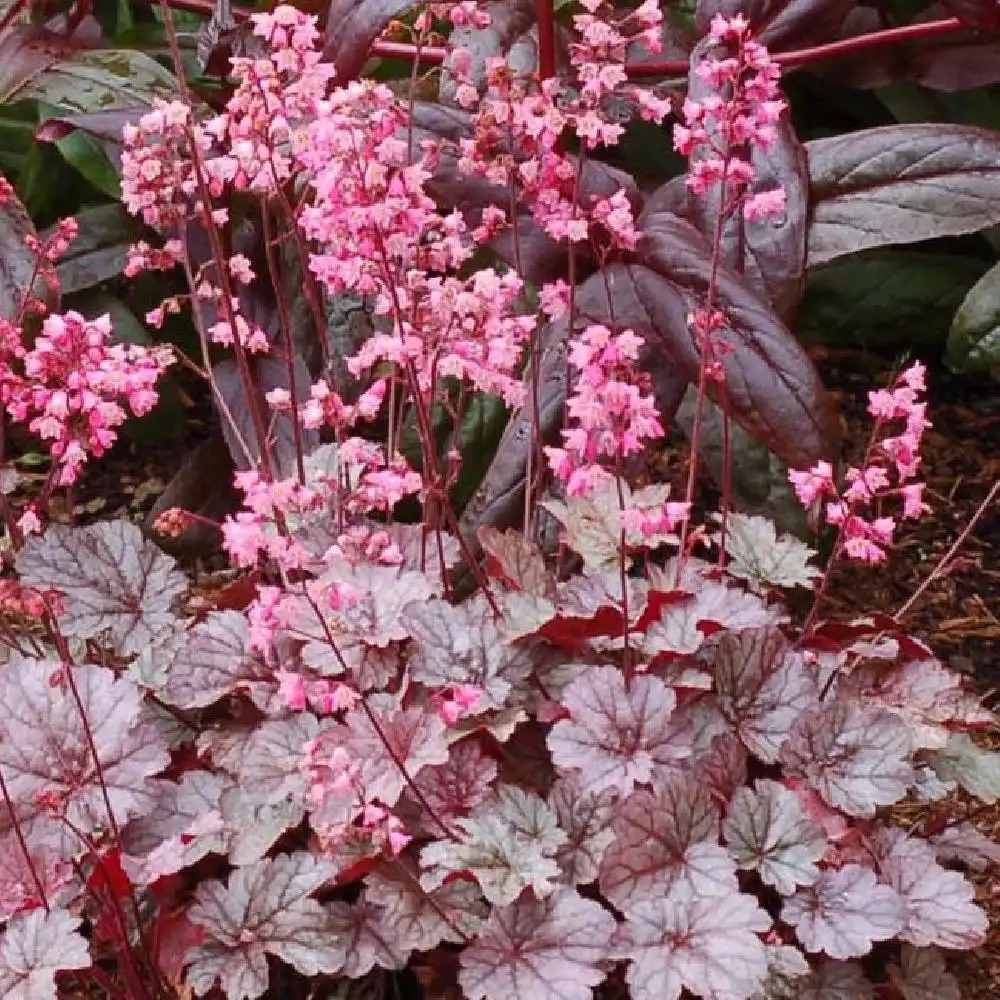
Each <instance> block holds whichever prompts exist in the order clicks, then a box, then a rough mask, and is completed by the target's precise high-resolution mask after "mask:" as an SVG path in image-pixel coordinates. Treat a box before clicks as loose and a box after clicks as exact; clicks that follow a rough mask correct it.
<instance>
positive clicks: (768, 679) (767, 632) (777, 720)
mask: <svg viewBox="0 0 1000 1000" xmlns="http://www.w3.org/2000/svg"><path fill="white" fill-rule="evenodd" d="M715 684H716V692H717V695H718V702H719V708H720V709H721V710H722V714H723V715H724V716H725V717H726V718H727V719H728V720H729V722H730V723H731V725H733V726H734V727H735V729H736V731H737V733H738V734H739V736H740V739H742V740H743V742H744V743H745V744H746V746H747V749H749V750H750V752H751V753H753V754H755V755H756V756H757V757H759V758H760V759H761V760H763V761H764V762H765V763H767V764H773V763H775V762H776V761H777V759H778V752H779V751H780V749H781V745H782V744H783V743H784V742H785V740H786V738H787V737H788V735H789V732H790V731H791V728H792V725H793V723H794V722H795V721H796V719H798V718H799V717H800V716H801V714H802V713H803V712H804V711H807V710H809V709H812V708H814V707H815V706H816V705H818V704H819V694H820V692H819V686H818V685H817V683H816V678H815V677H814V675H813V674H812V672H811V671H810V670H809V668H808V665H807V664H806V662H805V660H804V658H803V656H802V655H801V654H800V653H798V652H796V651H795V650H793V649H792V648H791V646H790V645H789V643H788V640H787V639H786V638H785V637H784V635H783V634H782V633H781V631H779V630H778V629H777V628H774V627H773V626H764V627H763V628H748V629H744V630H743V631H741V632H726V633H725V634H723V635H722V637H721V638H720V639H719V642H718V646H717V648H716V654H715Z"/></svg>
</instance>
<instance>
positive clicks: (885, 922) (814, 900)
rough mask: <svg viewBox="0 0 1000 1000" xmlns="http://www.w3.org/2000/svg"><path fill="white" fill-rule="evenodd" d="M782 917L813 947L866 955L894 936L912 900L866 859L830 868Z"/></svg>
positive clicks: (838, 953)
mask: <svg viewBox="0 0 1000 1000" xmlns="http://www.w3.org/2000/svg"><path fill="white" fill-rule="evenodd" d="M781 919H782V920H784V921H785V922H786V923H789V924H791V925H792V926H793V927H794V928H795V933H796V934H797V935H798V938H799V941H800V942H801V943H802V946H803V947H804V948H805V949H806V950H807V951H813V952H824V953H825V954H827V955H829V956H830V957H831V958H838V959H847V958H860V957H861V956H863V955H867V954H868V952H869V951H871V948H872V945H873V943H874V942H876V941H888V940H889V939H890V938H893V937H895V936H896V935H897V934H899V932H900V931H901V930H902V929H903V927H904V926H905V924H906V905H905V903H904V902H903V900H902V898H901V897H900V896H899V894H898V893H897V892H896V891H895V890H894V889H892V888H890V887H889V886H887V885H879V884H878V883H877V881H876V878H875V873H874V872H873V871H871V869H869V868H862V867H861V866H860V865H855V864H846V865H844V867H843V868H839V869H827V870H825V871H823V872H822V874H821V875H820V877H819V878H818V879H817V881H816V882H815V884H813V885H812V886H810V887H808V888H804V889H799V891H798V892H797V893H796V894H795V895H794V896H792V898H791V899H789V900H787V901H786V902H785V904H784V905H783V906H782V908H781Z"/></svg>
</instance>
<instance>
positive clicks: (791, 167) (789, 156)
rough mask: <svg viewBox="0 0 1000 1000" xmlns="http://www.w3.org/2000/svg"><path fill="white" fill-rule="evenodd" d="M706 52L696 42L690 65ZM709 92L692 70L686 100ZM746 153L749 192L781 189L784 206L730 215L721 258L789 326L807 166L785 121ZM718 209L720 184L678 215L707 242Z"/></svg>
mask: <svg viewBox="0 0 1000 1000" xmlns="http://www.w3.org/2000/svg"><path fill="white" fill-rule="evenodd" d="M706 49H707V50H709V51H710V47H707V46H706V44H705V41H703V42H700V43H699V44H698V46H697V47H696V49H695V51H694V52H693V53H692V55H691V64H692V66H697V65H698V64H699V63H700V62H701V59H702V53H703V52H705V51H706ZM708 94H709V89H708V88H707V87H706V84H705V82H704V81H703V80H702V79H701V78H700V77H699V76H698V74H697V73H695V72H693V71H692V72H691V74H690V76H689V77H688V96H689V97H690V99H691V100H694V101H701V100H703V99H704V98H705V97H707V96H708ZM746 153H749V156H750V162H751V163H752V164H753V166H754V182H753V186H752V192H753V193H757V192H760V191H771V190H773V189H774V188H778V187H780V188H783V189H784V191H785V195H786V197H787V207H786V209H785V211H784V212H783V213H782V214H781V215H780V216H775V217H773V218H763V219H756V220H754V221H752V222H747V221H746V220H744V218H743V214H742V212H739V211H736V212H731V213H730V214H729V216H728V217H727V219H726V222H725V226H724V228H723V230H722V241H721V248H722V260H723V261H724V262H725V263H726V265H727V266H728V267H729V268H731V269H732V270H733V271H736V272H737V273H739V274H744V275H746V277H747V278H748V279H749V281H750V283H751V284H752V285H753V286H754V288H757V289H759V290H761V291H762V292H764V293H765V294H766V296H767V298H768V300H769V301H770V302H771V304H772V305H773V306H774V309H775V311H776V312H777V313H778V315H779V316H780V317H781V318H782V319H783V320H785V321H786V322H791V321H792V319H793V318H794V317H795V312H796V309H797V308H798V305H799V301H800V300H801V298H802V292H803V288H804V283H805V263H806V228H807V216H808V211H809V168H808V164H807V163H806V154H805V149H804V148H803V146H802V143H801V142H799V139H798V136H797V135H796V134H795V129H794V128H793V127H792V124H791V123H790V122H789V121H788V119H787V117H785V118H783V119H782V120H781V122H780V124H779V125H778V126H777V136H776V138H775V141H774V143H773V145H772V146H771V148H770V149H767V150H765V149H763V148H761V147H759V146H754V147H753V148H752V149H750V150H747V151H741V155H746ZM674 197H676V195H674ZM721 209H722V185H721V184H715V185H713V187H712V189H711V190H709V191H707V192H706V193H705V194H704V195H691V196H690V199H689V210H688V211H686V212H684V213H682V217H683V218H685V219H687V220H688V221H689V222H693V223H694V224H695V225H696V226H697V227H698V228H699V229H700V230H701V231H702V232H703V233H704V234H705V235H706V236H707V237H709V239H711V238H713V237H714V234H715V229H716V220H717V218H718V216H719V212H720V211H721ZM648 211H649V210H648V208H647V213H648ZM640 224H641V223H640Z"/></svg>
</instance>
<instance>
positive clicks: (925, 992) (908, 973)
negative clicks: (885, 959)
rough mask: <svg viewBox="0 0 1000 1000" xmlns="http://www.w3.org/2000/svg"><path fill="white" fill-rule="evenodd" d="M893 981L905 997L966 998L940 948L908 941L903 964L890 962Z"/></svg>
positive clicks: (901, 959)
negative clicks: (918, 946)
mask: <svg viewBox="0 0 1000 1000" xmlns="http://www.w3.org/2000/svg"><path fill="white" fill-rule="evenodd" d="M888 971H889V982H891V983H892V984H893V985H894V986H895V987H896V989H897V990H899V992H900V993H901V994H902V995H903V1000H962V991H961V989H960V987H959V985H958V983H957V982H956V981H955V977H954V976H953V975H952V974H951V973H950V972H949V971H948V967H947V966H946V965H945V962H944V956H943V955H942V954H941V952H940V951H938V950H937V948H914V947H913V945H911V944H904V945H903V948H902V951H901V952H900V956H899V965H895V964H893V965H890V966H889V970H888Z"/></svg>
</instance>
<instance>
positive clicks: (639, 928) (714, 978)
mask: <svg viewBox="0 0 1000 1000" xmlns="http://www.w3.org/2000/svg"><path fill="white" fill-rule="evenodd" d="M770 926H771V918H770V917H769V916H768V915H767V913H766V912H765V911H764V910H762V909H761V908H760V906H759V905H758V904H757V900H756V899H755V898H754V897H753V896H749V895H746V894H744V893H741V892H739V891H738V890H735V889H734V891H733V892H731V893H728V894H726V895H724V896H709V897H705V896H701V895H699V894H698V893H697V892H696V891H693V890H692V889H691V887H690V886H678V887H676V888H675V889H673V890H672V891H671V892H670V893H669V894H667V895H665V896H661V897H659V898H658V899H651V900H647V901H646V902H643V903H640V904H639V905H637V906H636V907H634V908H633V909H632V910H630V911H629V913H628V914H627V919H626V922H625V923H624V924H622V925H621V926H620V927H619V929H618V932H617V933H616V935H615V951H616V953H617V955H618V956H619V957H621V958H624V959H627V960H628V961H629V966H628V971H627V972H626V973H625V979H626V981H627V982H628V984H629V987H630V988H631V992H630V996H631V997H632V998H633V1000H678V998H679V997H680V995H681V991H682V990H683V989H684V988H685V987H686V988H687V989H688V990H690V991H691V992H692V993H693V994H694V995H695V996H702V997H718V998H720V1000H722V998H724V997H725V998H729V997H732V998H736V997H749V996H750V995H751V994H752V993H753V992H754V991H755V990H756V989H757V988H758V987H759V986H760V985H761V983H762V982H763V981H764V978H765V977H766V976H767V971H768V966H767V952H766V951H765V949H764V944H763V942H762V941H761V939H760V937H759V935H760V934H761V933H763V932H764V931H766V930H768V929H769V928H770Z"/></svg>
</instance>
